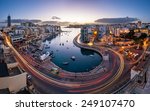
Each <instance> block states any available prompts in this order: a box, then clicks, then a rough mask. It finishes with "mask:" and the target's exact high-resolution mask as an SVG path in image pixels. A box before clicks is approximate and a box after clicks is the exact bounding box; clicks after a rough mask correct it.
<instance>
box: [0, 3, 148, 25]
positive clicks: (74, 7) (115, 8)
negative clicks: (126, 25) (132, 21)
mask: <svg viewBox="0 0 150 111" xmlns="http://www.w3.org/2000/svg"><path fill="white" fill-rule="evenodd" d="M8 14H10V15H11V18H12V19H40V20H42V21H49V20H51V18H52V16H57V17H59V18H61V19H60V20H59V21H69V22H80V23H86V22H93V21H95V20H97V19H100V18H117V17H127V16H128V17H134V18H138V19H140V20H142V21H143V22H150V0H0V20H5V19H6V18H7V16H8Z"/></svg>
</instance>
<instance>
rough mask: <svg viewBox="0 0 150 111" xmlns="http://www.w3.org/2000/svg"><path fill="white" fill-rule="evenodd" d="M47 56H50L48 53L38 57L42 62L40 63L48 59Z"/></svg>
mask: <svg viewBox="0 0 150 111" xmlns="http://www.w3.org/2000/svg"><path fill="white" fill-rule="evenodd" d="M49 55H50V53H49V52H46V53H45V54H43V55H41V56H40V60H42V61H43V60H45V59H46V58H48V57H49Z"/></svg>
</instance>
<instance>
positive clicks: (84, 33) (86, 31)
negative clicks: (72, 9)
mask: <svg viewBox="0 0 150 111" xmlns="http://www.w3.org/2000/svg"><path fill="white" fill-rule="evenodd" d="M89 32H90V29H88V27H87V26H83V27H82V28H81V41H82V42H86V43H88V42H90V37H89V35H88V34H89Z"/></svg>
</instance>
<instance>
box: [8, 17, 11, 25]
mask: <svg viewBox="0 0 150 111" xmlns="http://www.w3.org/2000/svg"><path fill="white" fill-rule="evenodd" d="M10 26H11V16H10V15H8V17H7V27H10Z"/></svg>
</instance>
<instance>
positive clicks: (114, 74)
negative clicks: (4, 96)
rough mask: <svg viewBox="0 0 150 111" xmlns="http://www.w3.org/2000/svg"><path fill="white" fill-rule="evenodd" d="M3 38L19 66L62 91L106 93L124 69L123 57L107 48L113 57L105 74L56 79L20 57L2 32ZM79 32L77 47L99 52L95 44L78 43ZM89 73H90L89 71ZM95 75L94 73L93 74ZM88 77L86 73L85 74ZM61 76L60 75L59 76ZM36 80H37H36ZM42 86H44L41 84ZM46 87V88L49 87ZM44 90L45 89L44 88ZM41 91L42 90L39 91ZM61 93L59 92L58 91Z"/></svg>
mask: <svg viewBox="0 0 150 111" xmlns="http://www.w3.org/2000/svg"><path fill="white" fill-rule="evenodd" d="M3 36H4V38H5V42H6V43H7V45H8V46H9V47H10V49H11V50H12V51H13V53H14V55H15V57H16V59H17V61H18V63H19V64H20V66H21V67H22V68H23V69H24V70H25V71H26V72H28V73H30V74H32V75H33V76H34V77H36V78H37V80H38V79H39V80H40V81H42V82H44V83H45V84H47V86H50V87H51V86H52V87H56V89H57V90H58V92H59V90H60V91H62V92H63V93H107V90H108V89H110V88H112V87H113V85H114V84H116V81H118V80H119V78H120V77H121V75H122V72H123V70H124V59H123V57H122V56H121V55H120V54H119V53H118V52H116V51H114V50H112V49H110V48H108V50H109V51H110V52H111V53H112V55H113V56H115V58H113V59H114V60H113V61H112V62H113V63H112V64H113V65H112V67H111V69H109V71H108V72H107V73H106V74H103V75H102V76H101V74H100V73H98V74H96V75H98V77H97V78H96V79H93V80H89V81H84V80H83V81H65V80H64V79H57V78H54V77H51V76H48V75H46V74H44V73H43V72H41V71H39V70H38V69H36V68H35V67H33V66H32V65H31V64H30V62H29V61H27V60H26V59H25V58H23V57H22V55H21V54H20V53H19V52H18V51H17V50H16V49H15V48H14V47H13V45H12V44H11V42H10V41H9V39H8V38H9V37H8V36H7V35H6V34H5V33H3ZM79 37H80V34H79V35H77V36H76V37H75V39H74V44H75V45H76V46H78V47H82V48H85V49H91V50H97V51H98V52H99V50H100V48H99V47H96V46H88V45H86V44H81V43H79ZM89 75H91V73H90V72H89ZM93 75H95V74H93ZM80 76H81V75H80ZM86 76H87V77H88V75H86ZM65 77H66V78H67V77H68V75H67V74H64V75H63V78H65ZM60 78H61V77H60ZM70 78H72V77H70ZM36 82H37V81H36ZM43 87H44V86H43ZM50 87H48V88H50ZM45 90H46V89H45ZM41 92H42V93H43V91H41ZM60 93H61V92H60Z"/></svg>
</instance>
